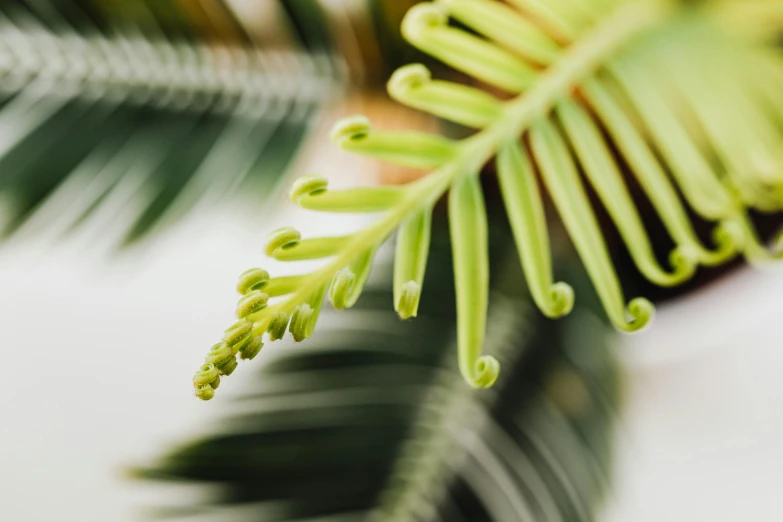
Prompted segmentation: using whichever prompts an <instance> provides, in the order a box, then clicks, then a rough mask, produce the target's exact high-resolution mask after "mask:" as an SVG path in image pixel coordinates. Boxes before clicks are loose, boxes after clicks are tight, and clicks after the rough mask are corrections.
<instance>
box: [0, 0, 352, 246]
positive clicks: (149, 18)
mask: <svg viewBox="0 0 783 522" xmlns="http://www.w3.org/2000/svg"><path fill="white" fill-rule="evenodd" d="M196 4H198V3H192V4H191V3H187V2H178V1H175V0H166V1H162V2H158V1H156V2H145V1H140V0H133V1H130V2H127V3H121V4H116V5H115V4H111V5H110V4H107V3H104V2H100V1H97V0H96V1H82V2H73V3H71V2H54V1H51V0H35V1H33V0H29V1H24V2H18V3H14V4H11V5H4V6H2V7H1V8H0V128H2V129H3V131H4V132H2V135H0V197H2V200H3V203H4V207H5V208H4V211H3V217H4V218H5V220H6V221H7V222H6V223H0V226H3V225H5V230H4V234H5V235H9V234H12V233H14V232H19V231H27V232H34V231H35V232H38V231H41V230H48V229H50V228H54V229H55V230H56V231H57V234H65V233H67V232H68V231H69V230H72V229H74V228H76V227H79V226H81V225H84V224H85V223H87V222H89V221H90V220H91V219H93V220H95V221H102V222H113V221H115V220H117V219H120V218H121V220H124V221H125V223H124V226H122V227H119V229H120V230H122V232H121V237H120V238H118V239H119V240H120V242H121V243H128V242H133V241H135V240H137V239H140V238H143V237H144V236H145V235H146V234H148V233H149V232H150V231H152V230H154V229H156V228H158V227H160V226H161V225H166V224H171V223H173V222H175V221H176V220H177V219H179V218H181V217H182V216H184V215H185V214H186V213H187V212H189V211H190V210H191V209H192V208H193V207H195V206H197V205H201V204H204V203H208V204H209V205H211V206H213V207H214V206H215V205H217V204H218V203H219V202H221V201H224V200H225V199H226V198H227V197H230V196H234V195H237V194H247V195H249V196H248V197H250V198H252V199H253V200H254V201H255V202H259V201H263V200H264V197H265V195H266V194H269V193H270V192H271V190H272V188H273V187H274V185H275V183H276V182H277V180H279V179H280V177H281V176H282V175H283V174H285V173H286V167H287V166H288V165H289V164H290V163H291V160H292V159H293V158H294V156H295V154H296V152H297V150H298V149H299V146H300V144H301V143H302V140H303V138H304V137H305V135H306V132H307V129H308V127H309V125H310V122H311V120H312V119H313V118H314V116H316V115H317V114H318V112H319V110H320V108H321V107H323V106H324V104H326V103H328V102H329V101H330V100H333V99H334V98H335V95H336V94H337V92H339V89H340V85H341V83H342V81H343V80H342V73H341V72H340V66H339V60H338V59H337V58H336V57H335V56H334V55H333V54H331V52H330V49H329V46H328V42H324V41H319V42H312V41H311V42H303V41H302V40H301V39H300V38H299V37H298V36H297V35H296V34H294V33H295V31H294V30H295V27H296V24H297V23H298V22H297V21H296V20H294V19H293V18H291V16H292V15H291V13H289V12H288V11H287V10H286V9H283V8H281V7H279V6H278V5H282V4H284V2H283V3H281V4H278V3H277V2H275V3H270V4H268V5H269V6H270V7H273V8H274V7H275V6H278V7H277V8H276V11H275V12H276V16H277V18H276V19H275V20H274V21H272V20H269V21H265V22H264V23H270V24H271V23H275V24H276V28H277V31H278V32H282V33H284V34H288V37H286V38H283V37H280V38H278V39H274V40H270V41H265V42H263V43H259V42H258V41H257V39H256V38H255V37H254V36H253V35H251V34H249V33H248V32H247V31H246V30H245V29H244V28H243V26H242V24H241V23H240V22H239V21H238V20H237V19H236V17H235V16H234V14H233V12H232V11H231V10H230V9H229V8H228V6H227V5H226V4H224V3H223V2H217V1H210V2H204V3H201V4H199V5H207V4H210V5H211V9H210V10H209V11H208V12H206V11H204V12H202V11H199V9H198V8H197V6H196ZM307 16H309V17H310V18H312V19H314V22H317V21H318V19H319V18H318V17H319V16H321V17H322V16H323V13H322V11H320V10H311V11H309V12H308V14H307ZM326 25H327V24H325V23H324V26H326Z"/></svg>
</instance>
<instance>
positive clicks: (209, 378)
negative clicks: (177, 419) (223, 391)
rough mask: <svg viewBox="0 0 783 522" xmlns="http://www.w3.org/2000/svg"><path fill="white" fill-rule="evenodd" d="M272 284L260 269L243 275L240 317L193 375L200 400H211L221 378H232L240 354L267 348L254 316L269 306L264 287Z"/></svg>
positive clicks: (239, 286) (250, 355) (244, 356)
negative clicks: (256, 329) (256, 330)
mask: <svg viewBox="0 0 783 522" xmlns="http://www.w3.org/2000/svg"><path fill="white" fill-rule="evenodd" d="M268 283H269V274H268V273H267V272H266V271H265V270H262V269H260V268H253V269H250V270H248V271H246V272H244V273H243V274H242V275H241V276H240V277H239V282H238V284H237V290H238V291H239V293H240V294H242V297H241V298H240V299H239V302H238V303H237V310H236V315H237V318H238V319H239V320H238V321H237V322H236V323H234V324H233V325H231V326H230V327H229V328H228V329H226V331H225V332H224V334H223V339H222V340H221V341H220V342H219V343H216V344H215V345H213V346H212V348H211V349H210V350H209V353H208V354H207V356H206V358H205V360H204V363H205V364H204V365H203V366H202V367H201V368H200V369H199V370H198V371H197V372H196V373H195V375H194V376H193V386H194V388H195V395H196V397H198V398H199V399H202V400H205V401H208V400H210V399H211V398H212V397H214V395H215V390H216V389H217V387H218V386H219V385H220V377H221V376H224V377H228V376H229V375H231V374H232V373H234V370H236V368H237V366H238V364H239V363H238V361H237V357H239V358H241V359H246V360H250V359H253V358H254V357H255V356H256V355H258V354H259V352H260V351H261V348H263V346H264V343H263V341H262V337H261V335H257V334H256V332H255V331H254V323H253V321H252V320H251V319H250V318H251V316H253V314H256V313H258V312H260V311H262V310H263V309H265V308H266V307H267V303H268V301H269V296H268V295H267V294H265V293H263V292H262V291H261V290H260V289H263V288H264V287H265V286H266V285H267V284H268Z"/></svg>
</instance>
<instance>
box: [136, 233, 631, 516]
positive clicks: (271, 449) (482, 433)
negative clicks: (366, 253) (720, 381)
mask: <svg viewBox="0 0 783 522" xmlns="http://www.w3.org/2000/svg"><path fill="white" fill-rule="evenodd" d="M438 221H441V220H438ZM443 225H444V223H442V222H440V223H439V224H438V226H436V227H435V230H434V235H433V252H432V255H431V257H430V264H431V270H430V271H429V273H430V276H429V277H428V288H429V291H428V293H427V296H426V297H425V299H423V301H422V303H421V308H420V310H419V316H418V318H417V319H416V320H414V321H410V322H404V323H400V322H399V320H398V319H397V318H396V316H394V314H392V313H391V312H390V311H388V302H389V301H391V299H392V296H391V291H390V290H389V288H390V284H389V280H390V278H391V266H390V263H389V262H388V260H387V262H382V263H380V266H378V267H376V271H375V274H374V276H373V277H372V278H371V281H370V283H369V284H368V288H367V289H366V290H365V292H364V294H363V295H362V298H361V299H360V301H359V303H358V304H357V306H356V309H355V310H354V311H353V312H352V313H351V314H350V315H339V313H338V312H330V313H331V317H329V320H328V321H323V323H322V327H321V330H322V331H321V332H320V334H319V336H318V337H316V338H314V339H312V340H311V341H309V342H308V343H305V344H300V345H296V346H293V345H289V346H286V347H284V348H283V349H276V350H275V354H274V355H272V354H270V358H269V359H268V360H266V361H264V363H265V364H264V365H263V366H262V369H261V372H260V374H259V376H258V379H257V381H255V382H254V383H253V384H252V385H251V386H250V387H249V389H248V390H247V391H246V392H245V393H244V395H242V396H241V397H240V398H239V399H238V400H234V401H233V402H232V403H229V402H212V403H210V408H211V409H213V410H214V408H215V407H217V408H219V409H220V410H221V412H217V411H211V412H209V415H208V416H207V417H209V418H212V419H213V421H212V422H213V423H214V425H215V426H217V427H219V428H218V430H217V431H214V432H213V433H212V434H210V435H208V436H205V437H203V438H201V439H199V440H197V441H194V442H191V443H189V444H187V445H185V446H183V447H181V448H179V449H177V450H176V451H174V452H172V453H171V454H169V455H167V456H166V457H165V458H163V459H162V460H161V461H160V462H159V463H158V464H157V465H155V466H152V467H150V468H147V469H144V470H141V471H140V473H141V474H142V476H143V477H145V478H146V479H152V480H164V481H173V482H176V483H179V482H185V483H189V484H202V485H212V486H214V487H215V495H216V496H212V495H211V494H209V495H205V496H203V497H202V498H204V499H205V500H204V502H203V503H200V504H197V505H191V506H179V507H173V506H168V507H166V508H162V509H158V510H156V511H155V513H156V514H157V515H158V516H162V517H164V518H166V517H172V516H185V515H196V514H198V517H197V518H198V520H233V518H231V516H232V514H233V515H241V519H242V520H258V521H261V520H275V521H283V520H285V521H289V520H290V521H293V520H330V521H331V520H334V521H337V520H372V521H389V522H392V521H393V522H406V521H411V520H418V521H430V520H432V521H434V520H444V521H449V522H459V521H471V522H480V521H508V522H512V521H513V522H517V521H519V520H536V521H542V522H545V521H547V522H548V521H551V522H554V521H572V520H573V521H577V520H581V521H586V520H592V519H593V518H594V515H595V510H596V508H597V506H598V505H599V504H600V501H601V499H602V496H603V495H604V493H605V491H606V487H607V485H608V483H609V481H610V471H609V469H610V462H611V447H610V441H611V430H612V424H613V423H612V419H613V417H614V414H615V412H616V411H617V409H618V407H619V373H618V369H617V367H616V365H615V363H614V362H613V359H612V357H611V354H610V353H609V351H608V350H607V347H606V345H605V341H606V339H607V337H606V336H607V335H608V334H607V330H606V329H605V328H604V327H603V326H601V324H600V323H598V322H596V320H595V319H593V318H592V316H590V315H589V313H587V312H585V311H584V309H580V310H579V311H578V312H577V313H575V314H574V315H573V316H572V317H570V318H569V319H567V320H565V322H564V323H558V324H555V323H552V322H550V321H548V320H545V319H542V318H540V316H539V315H538V314H537V313H535V312H534V309H533V307H532V306H531V305H529V304H528V303H527V301H526V298H525V297H524V296H520V295H517V293H516V292H518V290H519V288H520V285H519V284H518V281H519V280H520V278H521V273H520V270H519V266H518V262H517V260H516V258H515V257H514V255H511V254H513V253H511V252H507V250H508V245H509V242H510V238H509V237H508V231H507V230H506V229H504V228H503V227H502V226H501V227H493V233H494V234H495V238H494V239H495V240H494V241H493V245H494V247H493V250H494V253H495V254H497V255H495V256H494V259H500V260H502V261H501V262H499V263H498V266H495V267H494V268H495V270H494V271H493V274H496V276H495V278H494V281H493V290H492V292H493V299H492V303H493V304H492V307H491V309H490V314H489V319H488V321H489V328H488V332H489V337H488V339H487V351H488V352H489V353H492V354H493V355H495V356H496V357H497V358H498V359H499V360H500V361H501V362H502V364H503V368H504V373H502V374H501V378H500V380H499V381H498V383H497V384H496V386H495V387H494V388H492V389H490V390H481V391H478V390H472V389H470V388H468V387H466V386H465V384H464V382H463V380H462V378H461V377H460V374H459V372H458V371H457V369H456V368H455V367H454V366H455V365H454V364H453V357H452V352H453V350H454V343H455V339H454V332H455V318H454V312H453V309H454V303H453V297H452V296H453V288H452V274H451V273H450V271H448V270H443V269H442V267H444V266H448V256H449V247H448V238H447V234H446V233H445V232H446V231H445V230H444V226H443ZM581 277H582V279H583V278H584V276H583V275H582V276H581ZM262 358H263V356H262ZM221 400H223V401H227V398H224V399H221ZM232 410H233V411H232ZM227 412H228V413H227ZM205 415H206V412H205ZM207 417H205V418H207ZM207 498H208V499H209V500H206V499H207Z"/></svg>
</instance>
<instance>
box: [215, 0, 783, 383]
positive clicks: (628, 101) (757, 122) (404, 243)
mask: <svg viewBox="0 0 783 522" xmlns="http://www.w3.org/2000/svg"><path fill="white" fill-rule="evenodd" d="M510 4H512V5H507V4H505V3H501V2H498V1H495V0H440V1H437V2H433V3H423V4H419V5H417V6H415V7H414V8H413V9H412V10H411V11H410V12H409V13H408V15H407V17H406V18H405V20H404V22H403V24H402V32H403V35H404V36H405V38H406V39H407V40H408V41H409V42H410V43H412V44H413V45H414V46H416V47H418V48H419V49H420V50H422V51H424V52H426V53H428V54H430V55H432V56H433V57H435V58H437V59H438V60H440V61H442V62H444V63H446V64H447V65H449V66H451V67H452V68H454V69H456V70H458V71H460V72H461V73H463V74H465V75H468V76H470V77H472V78H474V79H475V80H476V81H478V82H479V83H481V84H484V85H486V86H488V89H486V90H483V89H480V88H478V87H474V86H468V85H463V84H458V83H453V82H447V81H440V80H434V79H432V78H431V76H430V73H429V71H428V70H427V69H426V68H425V67H424V66H422V65H418V64H415V65H410V66H406V67H403V68H402V69H400V70H398V71H397V72H396V73H395V74H394V75H393V76H392V78H391V80H390V82H389V86H388V87H389V92H390V94H391V96H392V97H393V98H394V99H396V100H398V101H399V102H401V103H403V104H406V105H409V106H411V107H414V108H417V109H421V110H424V111H427V112H429V113H431V114H434V115H437V116H439V117H442V118H445V119H448V120H451V121H453V122H456V123H458V124H462V125H464V126H467V127H473V128H476V129H477V132H476V133H475V134H473V135H472V136H470V137H468V138H466V139H463V140H459V141H456V140H450V139H446V138H443V137H440V136H434V135H428V134H422V133H414V132H384V131H377V130H374V129H373V128H372V126H371V125H370V122H369V121H368V120H367V119H366V118H363V117H361V116H355V117H351V118H347V119H346V120H344V121H342V122H340V123H338V124H337V125H336V126H335V128H334V131H333V133H332V139H333V140H334V141H335V143H337V144H338V145H339V146H340V147H342V148H343V149H345V150H348V151H352V152H355V153H357V154H363V155H366V156H370V157H373V158H376V159H378V160H380V161H384V162H390V163H394V164H397V165H402V166H407V167H413V168H426V169H432V173H431V174H429V175H427V176H426V177H424V178H422V179H420V180H418V181H416V182H413V183H410V184H408V185H406V186H403V187H395V188H378V189H366V188H362V189H352V190H345V191H329V190H328V189H327V185H326V181H325V180H324V179H322V178H319V177H317V176H313V177H309V178H305V179H303V180H300V181H299V182H298V183H297V184H296V185H295V186H294V188H293V190H292V192H291V199H292V201H293V202H294V203H297V204H299V205H300V206H301V207H303V208H306V209H311V210H317V211H327V212H379V213H380V216H379V218H378V219H377V221H375V223H374V224H372V225H370V226H369V227H367V228H365V229H363V230H361V231H359V232H357V233H355V234H351V235H348V236H343V237H331V238H312V239H302V238H301V236H300V234H299V233H298V232H297V231H295V230H293V229H289V228H286V229H282V230H280V231H276V232H274V233H272V234H271V235H270V240H269V241H270V243H269V246H268V248H267V254H268V255H270V256H271V257H273V258H275V259H277V260H283V261H296V260H303V259H319V258H330V259H329V261H328V262H327V263H326V264H324V265H323V266H322V267H321V268H320V269H318V270H315V271H314V272H312V273H309V274H304V275H301V276H296V277H295V278H290V277H289V278H284V279H282V280H280V279H276V278H272V279H271V280H270V281H269V282H268V283H267V284H268V285H269V286H268V287H266V286H264V285H258V287H257V289H256V290H255V292H256V293H257V296H256V299H260V297H259V296H260V295H263V294H265V293H266V294H267V295H268V296H270V297H271V296H284V297H283V298H282V299H281V300H279V301H277V302H275V303H274V304H271V305H269V306H268V307H265V308H263V309H261V308H257V309H253V310H252V312H250V313H244V312H240V313H239V314H238V315H239V319H240V324H241V325H243V328H244V330H245V331H247V332H248V333H247V335H246V336H244V337H242V338H241V339H236V340H229V339H228V338H224V341H223V343H224V345H227V346H229V347H231V349H232V350H233V353H234V354H236V353H237V352H243V349H244V346H250V345H251V344H250V343H251V342H253V343H257V342H260V341H259V340H255V341H253V339H258V338H260V337H261V336H263V334H264V332H265V331H267V329H268V328H269V327H270V325H271V324H272V321H273V318H276V320H277V318H279V317H283V316H286V317H288V316H291V317H292V318H293V319H292V321H291V323H290V326H289V329H290V331H291V333H292V335H293V337H294V338H295V339H296V340H302V339H305V338H308V337H310V336H311V335H312V333H313V331H314V329H315V325H316V322H317V320H318V316H319V312H320V309H321V306H322V303H323V300H324V296H326V295H327V293H329V295H330V297H331V298H332V301H333V302H338V301H339V303H340V304H339V306H340V307H341V306H344V305H345V304H346V303H347V302H348V301H351V302H353V301H355V298H356V297H357V296H358V293H359V292H361V287H362V277H359V275H360V274H364V273H366V271H367V270H369V263H370V260H371V258H372V253H373V252H374V251H375V250H376V249H377V247H378V246H379V245H380V244H381V243H383V242H384V241H385V240H386V239H387V238H388V237H389V236H390V235H391V234H392V233H393V232H394V231H395V229H398V228H400V236H399V237H400V239H399V241H398V244H397V256H396V262H397V271H396V274H397V275H396V277H395V280H394V289H395V291H394V295H395V303H394V305H395V308H396V309H397V310H398V312H399V313H400V315H401V316H402V317H403V318H405V317H411V316H414V315H415V314H416V308H417V305H418V301H419V299H420V296H421V292H422V283H423V278H424V274H423V271H422V269H421V267H422V266H423V264H422V263H423V262H424V260H425V259H426V255H427V250H428V245H427V242H428V230H427V229H428V223H429V216H430V214H431V212H432V208H433V205H434V204H435V202H437V201H438V200H439V199H440V198H441V196H443V195H444V194H445V193H446V192H447V191H450V194H449V218H450V222H451V233H452V245H453V253H454V256H453V258H454V269H455V281H456V296H457V313H458V318H459V329H458V339H459V342H458V351H459V362H460V369H461V372H462V375H463V376H464V378H465V380H466V381H467V382H468V383H469V384H470V385H471V386H473V387H478V388H483V387H488V386H491V385H492V383H493V382H494V381H495V379H496V378H497V375H498V371H499V366H498V364H497V361H496V360H495V359H494V358H493V357H492V356H491V355H482V346H483V340H484V337H485V318H486V312H487V306H488V290H487V288H488V277H489V270H488V265H489V260H488V252H487V241H486V236H487V223H486V212H485V208H484V201H483V194H482V190H481V186H480V183H479V180H478V175H479V173H480V171H481V170H482V169H483V167H484V166H485V165H486V164H487V163H488V162H490V161H492V160H495V163H496V167H497V171H498V177H499V180H500V186H501V190H502V193H503V198H504V201H505V206H506V210H507V214H508V216H509V220H510V222H511V225H512V228H513V232H514V236H515V239H516V243H517V248H518V250H519V252H520V257H521V262H522V267H523V269H524V272H525V275H526V278H527V280H528V285H529V287H530V289H531V294H532V296H533V298H534V300H535V301H536V303H537V305H538V306H539V308H540V309H541V310H542V312H543V313H544V314H546V315H547V316H550V317H560V316H563V315H565V314H567V313H568V312H569V311H570V310H571V308H572V306H573V291H572V289H571V287H570V286H569V285H568V284H566V283H562V282H554V278H553V269H552V261H551V255H550V247H549V239H548V232H547V225H546V220H545V217H544V212H543V203H542V199H541V198H542V195H541V190H540V187H539V181H538V178H539V177H540V179H541V180H542V181H543V184H544V186H545V188H546V189H547V191H548V193H549V195H550V196H551V198H552V200H553V201H554V205H555V207H556V209H557V211H558V212H559V214H560V216H561V218H562V221H563V223H564V225H565V228H566V229H567V230H568V232H569V234H570V236H571V239H572V242H573V244H574V246H575V247H576V250H577V252H578V254H579V256H580V257H581V260H582V262H583V263H584V265H585V267H586V269H587V271H588V273H589V275H590V277H591V279H592V281H593V284H594V286H595V288H596V290H597V293H598V295H599V297H600V299H601V302H602V303H603V306H604V308H605V310H606V313H607V315H608V317H609V320H610V321H611V322H612V324H613V325H614V326H615V327H616V328H617V329H619V330H622V331H628V332H632V331H636V330H639V329H641V328H643V327H644V326H645V325H647V324H648V323H649V321H650V319H651V318H652V316H653V312H654V309H653V305H652V304H651V303H650V302H649V301H648V300H647V299H645V298H642V297H638V298H635V299H631V300H630V301H629V302H626V299H625V296H624V295H623V291H622V288H621V285H620V282H619V280H618V276H617V274H616V271H615V269H614V266H613V262H612V259H611V256H610V253H609V251H608V248H607V246H606V243H605V240H604V237H603V233H602V230H601V228H600V226H599V223H598V220H597V218H596V214H595V212H594V209H593V208H592V206H591V203H590V200H589V198H588V189H587V187H586V185H585V183H584V180H587V182H588V184H589V185H590V186H591V187H592V189H593V190H594V191H595V193H596V194H597V196H598V199H599V200H600V202H601V203H602V205H603V206H604V207H605V208H606V211H607V212H608V214H609V216H610V217H611V218H612V220H613V221H614V223H615V225H616V227H617V228H618V230H619V232H620V235H621V236H622V238H623V240H624V242H625V244H626V245H627V248H628V250H629V252H630V254H631V256H632V258H633V260H634V262H635V264H636V265H637V267H638V269H639V271H640V272H641V273H642V274H643V275H644V276H645V277H646V278H648V279H649V280H651V281H652V282H654V283H656V284H658V285H661V286H672V285H678V284H680V283H683V282H684V281H686V280H688V279H689V278H690V277H691V276H692V275H693V274H694V272H695V270H696V269H697V267H698V266H699V265H704V266H716V265H719V264H722V263H726V262H728V261H729V260H731V259H732V258H734V257H736V256H737V255H738V254H743V255H744V256H745V257H746V258H747V259H748V260H749V261H752V262H758V261H767V260H772V259H776V258H778V257H780V256H781V253H780V251H779V249H777V248H775V249H773V250H768V249H767V248H766V247H765V245H763V244H762V242H761V241H760V240H759V238H758V236H757V233H756V232H755V230H754V228H753V225H752V222H751V220H750V217H749V211H750V210H751V209H753V210H758V211H761V212H778V211H780V210H782V209H783V147H782V146H781V145H783V128H782V127H783V126H782V124H783V114H781V107H783V88H781V86H783V67H781V65H783V61H781V56H780V55H779V53H778V51H776V50H775V49H773V48H771V47H770V48H765V47H763V46H760V45H758V44H755V43H748V42H746V41H743V40H740V39H738V38H737V37H735V36H734V35H733V33H732V32H730V31H728V30H726V29H724V28H722V27H720V26H718V25H716V24H715V23H714V22H713V21H712V19H711V17H710V16H709V15H708V14H707V11H702V10H701V9H702V8H703V5H702V6H701V7H700V6H699V5H695V6H692V5H691V4H685V3H680V2H675V1H669V0H624V1H620V0H585V1H581V2H573V1H571V0H553V1H547V2H543V1H539V0H514V1H512V2H510ZM701 4H704V3H701ZM450 19H453V20H454V21H456V22H458V23H459V24H461V26H463V27H466V28H467V29H463V28H460V27H457V26H454V25H450V24H449V20H450ZM490 89H491V90H492V91H502V92H505V93H506V94H508V95H510V96H513V97H511V98H510V99H501V98H500V96H499V95H496V94H493V93H491V92H490ZM626 171H628V172H629V173H630V175H631V176H633V177H634V178H635V180H636V182H637V183H638V184H639V185H640V186H641V189H642V190H643V192H644V194H645V195H646V197H647V198H648V199H649V200H650V202H651V203H652V206H653V208H654V209H655V211H656V212H657V214H658V217H659V218H660V220H661V222H662V223H663V225H664V226H665V228H666V230H667V231H668V233H669V235H670V236H671V239H672V241H673V242H674V244H675V248H674V250H673V251H672V252H671V256H670V259H669V265H670V266H665V265H663V264H661V263H660V262H659V261H658V260H657V259H656V258H655V256H654V254H653V249H652V244H651V240H650V239H649V237H648V235H647V233H646V231H645V227H644V224H643V222H642V219H641V217H640V215H639V212H638V211H637V209H636V205H635V203H634V201H633V199H632V198H631V195H630V192H629V188H628V186H627V183H626V180H625V178H624V176H623V174H624V173H625V172H626ZM690 212H693V213H695V214H696V215H698V216H699V217H700V218H702V219H705V220H708V221H710V222H714V228H713V238H712V243H711V244H710V243H705V242H703V241H702V239H701V238H700V237H699V236H698V235H697V234H696V232H695V230H694V226H693V223H692V222H691V218H690ZM330 287H331V291H329V292H328V290H329V288H330ZM270 289H273V290H270ZM281 289H283V290H281ZM348 296H350V299H349V298H348ZM264 305H265V306H266V301H264ZM242 310H244V308H242ZM278 327H279V325H278V324H277V323H275V328H276V329H277V328H278ZM251 330H252V333H251ZM245 343H248V344H245ZM253 346H254V345H253ZM243 353H244V352H243ZM226 364H229V367H230V368H231V369H232V370H233V367H234V363H233V358H230V359H229V362H228V363H226Z"/></svg>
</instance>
